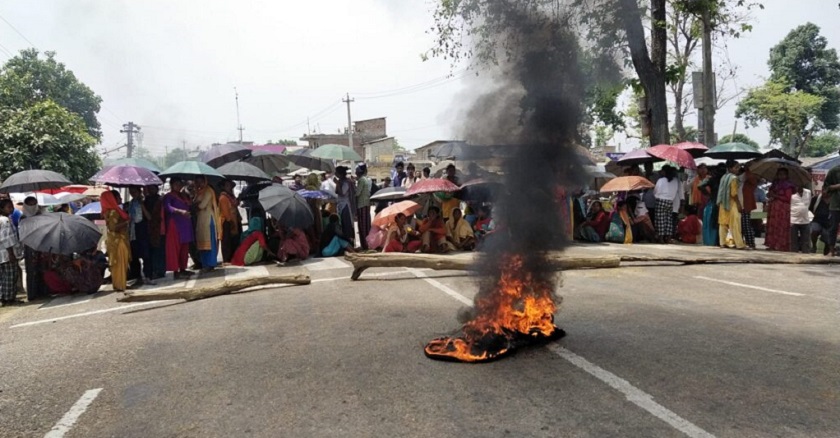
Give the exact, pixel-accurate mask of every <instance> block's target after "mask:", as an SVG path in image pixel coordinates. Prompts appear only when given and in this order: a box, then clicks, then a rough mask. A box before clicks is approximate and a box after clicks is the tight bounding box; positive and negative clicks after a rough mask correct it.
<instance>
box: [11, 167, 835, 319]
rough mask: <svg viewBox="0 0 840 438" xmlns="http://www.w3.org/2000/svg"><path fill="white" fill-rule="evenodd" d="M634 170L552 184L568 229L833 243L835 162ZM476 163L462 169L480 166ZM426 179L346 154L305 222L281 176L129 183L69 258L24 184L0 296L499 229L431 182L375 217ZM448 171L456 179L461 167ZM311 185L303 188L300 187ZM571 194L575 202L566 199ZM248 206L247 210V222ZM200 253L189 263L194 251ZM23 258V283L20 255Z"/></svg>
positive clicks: (107, 198) (484, 209)
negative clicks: (376, 171)
mask: <svg viewBox="0 0 840 438" xmlns="http://www.w3.org/2000/svg"><path fill="white" fill-rule="evenodd" d="M624 173H625V175H626V176H642V177H644V178H646V179H647V180H649V181H650V182H651V183H652V184H653V187H652V188H650V189H648V190H642V191H636V192H625V193H617V194H615V195H614V196H613V197H611V198H609V199H601V198H597V197H596V198H594V199H593V198H592V197H587V196H585V195H583V194H581V196H573V195H568V194H567V191H566V190H565V189H562V188H561V189H560V190H559V191H558V201H561V202H559V205H561V206H562V207H561V208H562V209H563V211H562V212H561V216H562V217H568V218H569V219H570V221H569V223H570V224H571V226H570V227H568V229H567V232H568V233H569V234H570V235H571V236H572V237H574V238H575V239H577V240H580V241H586V242H617V243H636V242H651V243H672V242H682V243H686V244H702V245H707V246H717V247H722V248H726V247H730V248H736V249H747V250H749V249H755V248H756V241H755V236H756V231H762V232H763V233H764V235H765V241H764V244H765V246H766V247H767V249H769V250H773V251H792V252H802V253H809V252H815V251H816V249H817V241H818V240H821V241H822V242H823V243H824V250H823V253H824V254H825V255H835V252H836V251H835V245H836V240H837V230H838V223H840V167H838V168H834V169H832V170H831V171H829V172H828V174H827V176H826V179H825V183H824V186H823V192H822V194H819V195H818V196H812V192H811V190H810V189H809V188H808V187H804V186H801V185H796V184H794V183H793V182H792V181H791V180H790V178H789V175H788V171H787V169H785V168H780V169H779V170H778V173H777V174H776V177H775V179H774V180H773V181H772V182H771V183H770V185H769V188H767V190H766V196H765V195H764V192H763V191H762V190H760V189H759V184H760V183H761V181H760V180H759V178H757V177H756V176H755V175H753V174H752V173H751V172H750V169H749V167H748V166H746V165H743V164H739V163H738V162H736V161H732V160H730V161H728V162H726V163H722V164H719V165H717V166H714V167H708V166H706V165H700V166H698V168H697V170H696V172H695V174H694V175H692V176H691V177H690V178H689V177H688V176H687V175H686V174H685V172H684V169H680V170H678V169H676V168H674V167H671V166H669V165H665V166H663V167H662V168H661V170H660V171H658V172H657V171H654V169H653V165H652V164H651V163H647V164H645V166H644V170H642V169H639V168H638V167H636V166H633V167H629V168H627V169H625V172H624ZM484 176H485V175H480V174H479V170H478V168H477V166H475V165H471V166H470V167H469V173H468V174H467V175H463V179H464V180H465V181H464V182H466V181H470V180H474V179H478V178H481V177H484ZM429 178H432V175H431V169H429V168H428V167H426V168H423V169H422V170H420V171H418V170H417V169H416V168H415V166H414V165H413V164H412V163H408V164H405V163H402V162H400V163H397V164H396V165H395V166H394V168H393V169H392V170H391V173H390V175H389V176H387V177H385V178H383V180H382V181H381V182H380V183H379V184H377V181H376V180H374V179H371V178H370V177H369V176H368V169H367V166H366V165H365V164H359V165H358V166H356V168H355V169H354V171H353V174H352V175H351V174H350V168H348V167H346V166H338V167H336V169H335V173H334V174H329V173H324V174H317V173H312V174H309V175H308V176H307V177H306V178H305V179H304V177H303V176H300V175H298V176H295V177H294V181H292V184H291V185H288V184H287V187H289V188H290V189H292V190H294V191H300V192H301V193H306V192H316V191H320V192H321V193H326V194H330V195H331V196H326V197H306V200H307V202H308V205H309V207H310V209H311V211H312V213H313V217H314V218H315V220H314V223H313V224H312V225H311V226H309V227H306V228H298V227H290V226H287V225H286V224H284V223H282V221H278V220H277V219H276V218H273V217H271V215H269V214H267V213H266V211H265V210H264V209H263V207H262V205H261V204H260V202H259V200H258V198H259V192H260V190H262V189H264V188H266V187H267V186H269V185H271V184H277V183H280V184H282V183H283V181H282V179H281V178H276V179H275V180H274V181H273V182H265V183H257V184H251V185H249V186H247V187H245V188H244V190H243V191H242V193H241V194H240V195H239V196H238V197H237V196H236V195H235V193H234V187H235V184H234V182H233V181H230V180H222V181H221V182H220V183H219V184H217V185H216V186H215V187H214V186H212V185H211V184H209V183H208V181H207V179H206V178H205V177H203V176H197V177H195V178H193V179H192V180H190V181H186V180H184V179H181V178H174V177H173V178H170V179H169V181H168V192H167V193H165V194H163V195H161V194H159V187H157V186H146V187H129V188H128V190H127V193H128V197H129V199H128V200H127V201H126V202H123V199H122V196H121V193H120V191H117V190H111V191H105V192H104V193H102V194H101V196H100V198H99V201H100V203H101V219H102V220H103V221H104V225H105V230H106V231H105V239H104V240H105V250H106V251H105V252H104V253H103V252H102V251H100V248H99V247H95V248H90V249H89V250H86V251H82V252H80V253H77V254H74V255H73V256H64V255H56V254H49V253H43V252H38V251H35V250H33V249H31V248H29V247H24V246H23V245H21V244H20V242H19V238H18V227H19V225H20V223H22V222H23V221H26V220H27V219H29V218H31V217H35V216H39V215H42V214H50V213H51V212H54V211H67V212H70V211H74V210H76V209H77V208H78V206H58V207H53V208H52V209H47V208H45V207H43V206H39V205H38V198H37V197H36V196H34V195H32V196H27V197H26V198H25V199H24V201H23V202H22V203H20V204H19V205H17V206H16V205H15V204H14V203H13V202H12V200H11V199H9V198H8V197H6V198H4V199H0V301H2V304H4V305H6V304H15V303H17V300H16V295H17V294H18V293H19V292H23V291H24V290H25V293H26V295H27V297H28V299H29V300H37V299H40V298H45V297H48V296H50V295H56V294H67V293H94V292H96V291H97V290H99V287H100V286H101V285H102V284H103V281H105V280H107V279H106V277H105V275H106V274H107V272H106V268H107V270H108V271H110V281H111V283H112V284H113V288H114V290H117V291H124V290H126V289H127V288H128V287H129V282H132V281H133V283H132V287H134V286H138V285H142V284H155V281H156V280H158V279H160V278H163V277H164V276H165V275H166V273H167V272H172V273H173V277H174V278H175V279H186V278H190V277H191V276H193V275H194V274H195V271H196V270H200V271H202V272H209V271H212V270H213V269H215V268H216V267H217V266H218V265H219V263H229V264H233V265H240V266H242V265H250V264H255V263H260V262H266V261H269V262H270V261H274V262H276V263H278V264H285V263H287V262H289V261H292V260H305V259H307V258H308V257H310V256H322V257H332V256H338V255H342V254H344V253H346V252H353V251H381V252H403V253H406V252H407V253H415V252H422V253H448V252H452V251H472V250H476V249H480V248H481V246H482V244H483V243H484V242H485V240H486V239H487V238H488V237H489V236H492V235H493V233H494V232H496V231H497V226H496V223H495V222H494V220H493V217H492V199H480V200H477V199H474V198H471V197H465V199H461V197H460V196H461V195H462V194H463V193H464V192H455V193H443V192H438V193H432V194H425V195H421V196H419V197H417V198H414V200H415V201H417V202H418V204H419V206H420V208H419V209H416V210H412V211H413V213H409V212H406V213H401V214H397V215H396V216H395V217H393V220H391V221H390V222H389V223H387V224H385V225H383V224H381V223H380V224H379V225H380V226H376V225H373V224H372V218H373V215H374V214H378V213H380V212H382V211H383V210H384V209H386V208H387V207H388V206H389V205H391V204H392V203H393V202H398V201H399V200H395V201H386V200H375V199H374V200H372V199H371V197H372V196H373V195H375V194H376V193H377V192H378V191H379V190H382V189H385V188H388V187H403V188H406V189H408V188H410V187H411V186H412V185H413V184H416V183H418V182H419V181H422V180H424V179H429ZM442 178H444V179H446V180H448V181H450V182H452V183H453V184H455V185H458V186H459V187H460V186H461V184H462V181H461V177H460V176H459V172H458V170H457V169H456V167H455V166H454V165H452V164H451V165H449V166H448V167H447V168H446V169H445V173H444V175H443V176H442ZM305 191H306V192H305ZM563 200H566V201H568V202H562V201H563ZM759 203H761V204H762V205H763V209H764V211H765V212H766V213H767V220H766V226H763V221H761V220H758V221H754V220H752V219H751V213H752V212H753V211H755V210H756V209H757V207H758V204H759ZM240 208H242V209H243V210H244V211H245V212H246V213H247V226H246V227H243V225H242V224H243V218H242V217H241V215H240ZM190 259H191V260H192V266H188V265H189V260H190ZM20 260H23V261H24V266H25V272H26V285H25V287H24V285H23V282H22V281H21V278H22V273H21V269H20V263H19V261H20Z"/></svg>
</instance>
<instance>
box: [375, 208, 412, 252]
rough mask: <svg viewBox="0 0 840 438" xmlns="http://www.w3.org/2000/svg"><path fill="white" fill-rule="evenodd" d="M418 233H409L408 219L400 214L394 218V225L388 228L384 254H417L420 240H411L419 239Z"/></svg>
mask: <svg viewBox="0 0 840 438" xmlns="http://www.w3.org/2000/svg"><path fill="white" fill-rule="evenodd" d="M419 235H420V233H418V232H417V231H409V227H407V226H406V217H405V215H404V214H402V213H400V214H398V215H397V216H396V217H395V218H394V223H393V224H391V226H390V227H388V237H386V238H385V246H384V247H383V248H382V252H417V250H419V249H420V241H419V240H410V238H411V237H412V236H413V237H419Z"/></svg>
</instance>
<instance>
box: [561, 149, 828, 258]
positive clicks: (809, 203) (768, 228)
mask: <svg viewBox="0 0 840 438" xmlns="http://www.w3.org/2000/svg"><path fill="white" fill-rule="evenodd" d="M624 175H625V176H642V177H644V178H646V179H647V180H649V181H650V182H651V183H653V185H654V187H653V188H651V189H647V190H640V191H634V192H627V193H618V194H616V195H615V196H613V197H612V198H609V199H606V200H602V199H599V198H596V199H590V198H589V197H586V196H582V197H580V198H576V199H575V201H577V202H574V208H573V210H574V237H575V239H577V240H580V241H587V242H617V243H635V242H650V243H672V242H681V243H686V244H702V245H706V246H716V247H720V248H735V249H741V250H754V249H756V240H755V239H756V235H757V234H758V232H763V234H764V236H765V239H764V246H765V247H766V249H768V250H771V251H783V252H799V253H814V252H816V251H817V247H818V245H817V243H818V241H822V243H823V248H824V249H823V254H824V255H834V254H835V253H836V250H835V246H836V241H837V231H838V222H840V168H835V169H832V170H831V171H829V173H828V175H827V176H826V181H825V183H824V186H823V191H822V193H821V194H819V195H818V196H813V193H812V191H811V190H810V189H809V187H808V186H806V185H802V184H799V185H797V184H795V183H794V182H793V181H791V179H790V175H789V172H788V169H786V168H784V167H780V168H779V169H778V171H777V173H776V175H775V178H774V179H773V181H768V182H767V183H769V186H768V187H767V188H766V190H762V189H761V183H762V182H763V181H761V179H760V178H758V177H757V176H756V175H754V174H753V173H752V172H751V171H750V168H749V166H748V165H746V164H741V163H738V162H737V161H734V160H729V161H727V162H726V163H721V164H718V165H716V166H713V167H709V166H707V165H705V164H701V165H699V166H698V167H697V170H696V172H695V173H694V175H693V176H691V177H688V175H686V173H685V169H679V170H678V169H676V168H674V167H672V166H670V165H665V166H663V167H662V168H661V170H660V171H658V172H656V171H654V169H653V164H652V163H646V164H645V165H644V172H643V171H642V170H641V169H639V168H638V167H637V166H632V167H629V168H626V169H625V171H624ZM759 203H761V204H762V206H763V211H764V212H765V213H766V225H765V224H764V221H763V220H761V219H757V220H754V219H752V213H753V212H755V211H757V209H758V205H759ZM605 204H606V205H609V206H611V208H610V209H608V208H605ZM608 210H609V211H608Z"/></svg>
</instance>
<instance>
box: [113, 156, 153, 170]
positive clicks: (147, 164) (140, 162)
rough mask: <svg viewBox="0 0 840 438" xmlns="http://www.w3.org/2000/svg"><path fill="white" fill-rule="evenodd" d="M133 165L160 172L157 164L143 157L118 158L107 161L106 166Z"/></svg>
mask: <svg viewBox="0 0 840 438" xmlns="http://www.w3.org/2000/svg"><path fill="white" fill-rule="evenodd" d="M120 165H125V166H134V167H142V168H144V169H149V170H151V171H152V172H154V173H160V172H161V170H160V167H158V165H157V164H155V163H152V162H151V161H149V160H147V159H145V158H120V159H118V160H114V161H109V162H108V164H107V165H106V166H120Z"/></svg>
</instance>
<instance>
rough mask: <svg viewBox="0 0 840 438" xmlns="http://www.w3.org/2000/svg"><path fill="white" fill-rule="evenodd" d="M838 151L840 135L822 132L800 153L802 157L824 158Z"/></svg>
mask: <svg viewBox="0 0 840 438" xmlns="http://www.w3.org/2000/svg"><path fill="white" fill-rule="evenodd" d="M838 149H840V135H838V134H837V133H836V132H834V131H827V132H822V133H819V134H817V135H815V136H814V138H812V139H811V141H809V142H808V143H807V145H806V146H805V150H803V151H802V156H804V157H824V156H826V155H828V154H833V153H835V152H837V150H838Z"/></svg>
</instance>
